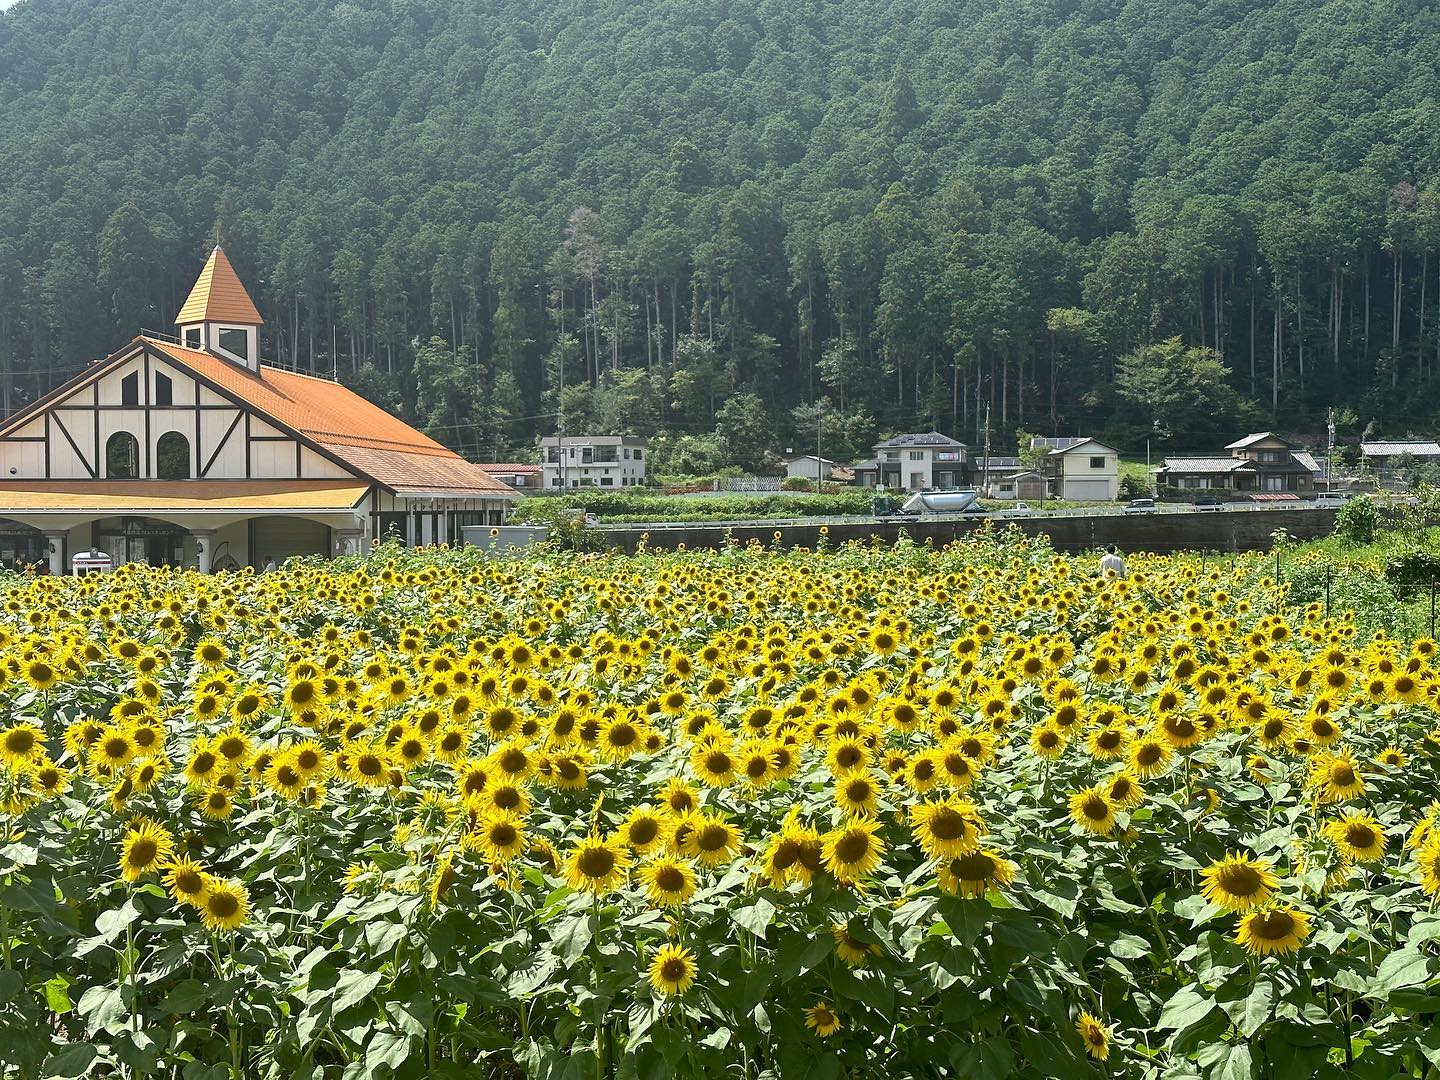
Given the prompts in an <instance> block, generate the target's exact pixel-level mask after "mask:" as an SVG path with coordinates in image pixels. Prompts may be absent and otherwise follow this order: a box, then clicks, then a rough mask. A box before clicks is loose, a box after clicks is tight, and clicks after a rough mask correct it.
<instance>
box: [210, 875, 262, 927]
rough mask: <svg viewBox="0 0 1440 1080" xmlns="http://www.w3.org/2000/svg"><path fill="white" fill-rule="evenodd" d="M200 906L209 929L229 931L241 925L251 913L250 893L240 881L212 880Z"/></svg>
mask: <svg viewBox="0 0 1440 1080" xmlns="http://www.w3.org/2000/svg"><path fill="white" fill-rule="evenodd" d="M199 907H200V918H201V920H202V921H203V922H204V923H205V928H206V929H207V930H212V931H217V932H219V931H225V932H229V931H231V930H234V929H236V928H237V927H239V926H241V925H242V924H243V923H244V922H245V919H246V916H247V915H249V913H250V894H249V893H248V892H246V891H245V886H244V885H241V884H240V883H239V882H238V881H228V880H217V881H212V882H211V883H210V887H209V888H208V889H207V890H206V891H205V895H204V898H203V899H202V901H201V903H200V905H199Z"/></svg>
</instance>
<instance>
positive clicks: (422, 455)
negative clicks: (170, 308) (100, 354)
mask: <svg viewBox="0 0 1440 1080" xmlns="http://www.w3.org/2000/svg"><path fill="white" fill-rule="evenodd" d="M144 341H145V342H146V343H147V344H148V345H150V346H151V347H152V348H154V349H156V350H158V351H159V352H161V353H163V354H164V355H166V356H168V357H169V358H170V359H172V360H174V361H175V362H176V363H178V364H180V365H181V366H182V367H187V368H189V369H190V370H191V371H193V372H195V374H197V375H199V376H201V377H202V378H204V379H206V380H208V381H209V382H211V383H214V384H215V385H216V386H219V387H221V388H222V389H223V390H225V391H227V392H229V393H230V394H232V395H234V396H235V397H237V398H239V399H240V400H241V401H244V402H245V403H246V404H248V405H250V406H252V407H253V408H254V409H255V410H256V411H257V412H259V413H260V414H261V415H264V416H270V417H273V418H274V419H275V420H277V421H279V422H280V423H281V424H283V425H285V426H286V427H289V428H291V429H292V430H294V431H298V432H300V433H301V434H302V435H305V436H306V437H308V438H310V439H311V440H313V441H314V442H316V443H318V444H319V445H320V446H322V447H324V448H325V449H326V450H327V451H329V452H330V454H331V455H333V456H334V457H336V458H338V459H339V460H340V461H342V462H344V463H345V464H346V465H347V466H349V467H350V468H353V469H355V470H356V471H357V472H360V473H362V474H363V475H365V476H368V477H370V478H371V479H373V480H376V481H378V482H379V483H381V484H384V485H385V486H386V487H389V488H392V489H394V490H396V491H399V490H401V489H402V488H408V489H412V490H423V491H439V490H444V491H447V492H451V491H453V492H454V493H455V494H457V495H477V496H492V497H493V496H496V495H500V496H504V497H506V498H511V499H513V498H515V497H516V495H515V489H514V488H512V487H510V486H509V485H508V484H502V483H501V482H500V481H498V480H496V479H494V478H493V477H491V476H490V475H489V474H487V473H486V472H485V471H484V470H483V469H481V468H480V467H479V466H477V465H473V464H471V463H470V462H468V461H466V460H465V459H464V458H462V457H461V456H460V455H459V454H457V453H455V451H453V450H451V449H450V448H449V447H446V446H442V445H441V444H440V443H438V442H436V441H435V440H434V439H432V438H430V436H428V435H425V434H423V433H421V432H419V431H416V430H415V429H414V428H413V427H411V426H410V425H409V424H407V423H405V421H403V420H401V419H400V418H399V417H397V416H393V415H391V414H390V413H388V412H386V411H385V410H384V409H382V408H380V406H378V405H376V404H374V403H373V402H371V401H367V400H365V398H363V397H361V396H360V395H359V394H357V393H355V392H354V391H353V390H350V389H349V388H348V387H345V386H341V385H340V384H339V383H335V382H330V381H329V380H327V379H317V378H315V377H314V376H311V375H301V374H298V373H296V372H292V371H281V370H280V369H278V368H270V367H261V369H260V370H259V371H258V372H255V371H250V370H249V369H247V368H243V367H241V366H240V365H238V364H233V363H231V362H230V361H228V360H222V359H221V358H220V357H218V356H215V355H213V354H211V353H207V352H202V351H200V350H197V349H187V348H184V347H183V346H180V345H175V344H173V343H171V342H168V341H160V340H157V339H155V338H145V339H144Z"/></svg>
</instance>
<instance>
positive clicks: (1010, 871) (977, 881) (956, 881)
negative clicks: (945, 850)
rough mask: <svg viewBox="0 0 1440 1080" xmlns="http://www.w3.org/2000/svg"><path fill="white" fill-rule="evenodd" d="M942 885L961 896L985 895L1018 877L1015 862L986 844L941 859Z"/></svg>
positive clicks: (949, 891)
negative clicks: (962, 853)
mask: <svg viewBox="0 0 1440 1080" xmlns="http://www.w3.org/2000/svg"><path fill="white" fill-rule="evenodd" d="M938 873H939V878H940V888H942V889H944V890H945V891H946V892H948V893H959V894H960V895H961V896H973V897H979V896H984V895H985V893H986V892H987V891H989V890H990V889H992V888H993V889H1003V888H1004V887H1005V886H1006V885H1009V884H1010V883H1011V882H1012V881H1014V880H1015V864H1014V863H1012V862H1010V860H1009V859H1006V858H1004V857H1003V856H1002V855H1001V854H1000V852H999V851H997V850H996V849H994V848H989V847H982V848H976V849H975V850H974V851H970V852H967V853H966V854H964V855H956V856H953V857H950V858H944V859H941V860H940V866H939V871H938Z"/></svg>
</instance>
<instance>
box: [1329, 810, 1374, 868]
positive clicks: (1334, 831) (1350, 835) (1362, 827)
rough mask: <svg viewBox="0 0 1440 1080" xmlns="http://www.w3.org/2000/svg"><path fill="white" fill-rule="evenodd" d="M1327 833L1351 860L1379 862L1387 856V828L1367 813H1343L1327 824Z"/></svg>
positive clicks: (1342, 853)
mask: <svg viewBox="0 0 1440 1080" xmlns="http://www.w3.org/2000/svg"><path fill="white" fill-rule="evenodd" d="M1325 835H1326V836H1328V837H1329V838H1330V839H1331V840H1332V841H1333V842H1334V844H1335V846H1336V847H1337V848H1338V849H1339V850H1340V854H1341V855H1342V856H1344V857H1345V859H1347V860H1348V861H1350V862H1377V861H1378V860H1380V859H1383V858H1384V857H1385V830H1384V829H1383V828H1382V827H1381V825H1380V823H1379V822H1378V821H1376V820H1375V819H1374V818H1372V817H1369V816H1368V815H1366V814H1359V813H1348V814H1342V815H1341V816H1340V818H1339V819H1338V820H1336V821H1332V822H1330V823H1329V824H1328V825H1326V826H1325Z"/></svg>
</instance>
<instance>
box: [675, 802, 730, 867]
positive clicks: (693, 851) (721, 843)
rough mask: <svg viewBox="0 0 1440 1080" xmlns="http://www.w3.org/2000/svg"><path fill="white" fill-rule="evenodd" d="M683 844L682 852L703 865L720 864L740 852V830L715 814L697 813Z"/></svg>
mask: <svg viewBox="0 0 1440 1080" xmlns="http://www.w3.org/2000/svg"><path fill="white" fill-rule="evenodd" d="M688 823H689V825H690V828H689V829H688V830H687V831H686V833H685V838H684V841H683V843H682V844H681V848H680V850H681V853H682V854H684V855H685V856H686V857H687V858H691V859H694V860H695V861H696V862H697V863H699V864H700V865H701V866H720V865H721V864H723V863H727V862H730V861H731V860H733V859H734V858H735V856H736V855H738V854H739V853H740V843H741V837H740V830H739V829H737V828H736V827H735V826H734V825H732V824H730V823H729V822H728V821H726V820H725V819H724V818H723V817H720V816H719V815H715V814H708V815H697V816H695V817H694V818H692V819H690V820H689V822H688Z"/></svg>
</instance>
